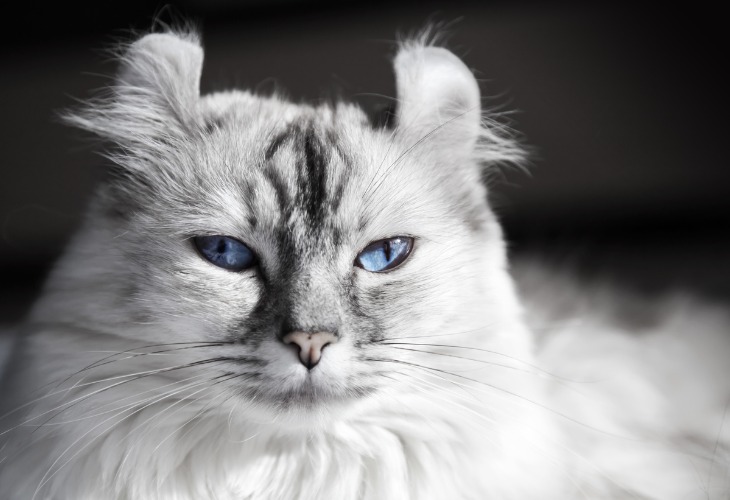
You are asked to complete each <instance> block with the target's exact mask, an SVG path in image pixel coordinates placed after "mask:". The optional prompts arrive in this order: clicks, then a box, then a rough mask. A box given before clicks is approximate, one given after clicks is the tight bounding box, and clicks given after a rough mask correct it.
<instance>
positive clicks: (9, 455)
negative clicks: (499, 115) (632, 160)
mask: <svg viewBox="0 0 730 500" xmlns="http://www.w3.org/2000/svg"><path fill="white" fill-rule="evenodd" d="M202 63H203V51H202V49H201V46H200V44H199V42H198V39H197V37H196V36H195V35H194V34H191V33H165V34H152V35H147V36H145V37H143V38H141V39H139V40H138V41H136V42H135V43H133V44H131V45H130V46H129V47H128V48H127V49H126V50H125V52H124V55H123V57H122V58H121V70H120V72H119V74H118V77H117V80H116V82H115V84H114V85H113V87H112V88H111V89H110V91H109V93H108V95H107V96H105V97H103V98H100V99H98V100H95V101H93V102H90V103H89V105H88V107H86V108H85V109H84V110H82V111H80V112H78V113H76V114H73V115H70V116H68V117H67V118H68V121H69V122H71V123H72V124H74V125H76V126H79V127H81V128H83V129H86V130H89V131H91V132H93V133H95V134H97V135H99V136H100V137H101V138H103V139H104V140H106V141H107V142H108V144H109V149H108V156H109V158H111V159H112V161H113V163H114V166H115V167H114V168H115V174H116V175H115V176H114V177H113V179H112V180H111V181H109V182H107V183H105V184H103V185H102V186H101V187H100V188H99V190H98V193H97V195H96V196H95V198H94V201H93V203H92V205H91V207H90V209H89V213H88V217H87V218H86V221H85V223H84V225H83V227H82V228H81V230H80V231H79V232H78V234H77V235H76V236H75V238H74V240H73V241H72V243H71V245H70V246H69V248H68V250H67V252H66V254H65V255H64V257H63V258H62V259H61V261H60V262H59V263H58V265H57V266H56V268H55V270H54V272H53V274H52V276H51V277H50V279H49V281H48V283H47V286H46V288H45V291H44V293H43V295H42V297H41V298H40V300H39V302H38V303H37V305H36V306H35V308H34V310H33V312H32V314H31V316H30V318H29V320H28V321H27V323H26V324H25V325H24V326H23V331H22V337H21V342H20V344H19V346H18V348H17V350H16V351H15V352H14V354H13V356H12V365H11V369H10V371H9V376H8V377H6V381H5V389H4V394H3V400H2V403H3V407H4V411H3V412H7V413H6V414H5V416H4V417H3V419H2V420H1V421H0V430H2V431H3V432H2V436H1V439H2V452H1V457H0V460H2V462H1V463H0V498H2V499H11V500H17V499H35V500H38V499H53V500H99V499H120V500H121V499H130V500H131V499H134V500H147V499H160V500H162V499H165V500H167V499H169V500H172V499H175V500H185V499H196V500H200V499H216V500H244V499H262V500H267V499H270V500H277V499H282V500H284V499H286V500H289V499H297V500H308V499H326V500H329V499H332V500H340V499H344V500H347V499H378V500H389V499H399V500H400V499H417V500H428V499H520V500H522V499H577V498H591V499H601V498H603V499H608V498H611V499H623V498H642V499H646V498H650V499H671V498H676V499H690V498H698V499H699V498H702V499H706V498H712V499H722V498H730V493H729V492H730V468H729V465H728V464H729V460H730V457H729V456H728V452H729V448H728V446H729V445H730V423H726V422H724V420H725V419H726V416H725V414H724V413H725V410H726V403H727V402H728V397H730V377H728V374H729V372H730V369H728V366H727V359H728V358H727V355H728V353H729V352H730V349H729V346H730V338H729V337H728V325H729V324H730V322H729V321H728V317H727V315H726V313H725V312H724V311H720V310H713V309H710V308H702V307H699V306H693V305H692V304H690V303H684V302H682V303H680V302H681V299H677V300H676V301H675V302H671V303H667V304H666V307H665V309H664V312H665V313H664V314H662V315H661V318H660V319H661V320H660V321H658V322H657V323H656V324H655V325H654V326H652V327H646V328H645V331H642V332H628V331H624V330H625V328H622V327H620V326H616V325H617V323H615V322H613V320H612V319H611V318H610V317H608V316H609V315H608V314H607V312H608V311H611V310H612V307H611V304H612V303H609V301H610V300H612V299H610V298H608V297H604V296H601V295H595V294H589V293H587V292H586V291H581V292H579V291H575V290H574V288H573V285H572V284H571V283H570V282H569V281H568V280H565V279H562V278H559V277H558V276H553V275H548V274H545V273H544V272H543V271H542V270H540V269H539V268H537V267H525V268H522V270H521V272H522V279H523V281H522V282H523V284H524V287H523V294H522V295H524V301H525V302H524V303H525V306H524V310H525V311H526V312H527V314H526V313H525V312H523V305H521V304H522V303H521V299H518V294H517V293H516V291H515V288H514V286H513V281H512V277H511V276H510V272H509V270H508V265H507V261H506V257H505V247H504V243H503V239H502V233H501V230H500V226H499V224H498V222H497V220H496V218H495V216H494V214H493V212H492V211H491V210H490V208H489V205H488V202H487V198H488V193H487V190H486V187H485V186H484V185H483V184H482V182H481V181H480V179H481V178H482V175H481V172H482V169H484V168H493V167H494V166H495V165H496V164H498V163H502V162H517V161H520V160H521V158H522V156H523V155H522V152H521V150H520V149H519V147H518V146H517V145H516V143H515V142H514V141H513V140H511V139H510V137H509V135H508V134H507V132H506V130H505V129H504V128H503V127H501V126H500V125H499V124H498V123H496V122H495V121H493V120H490V119H489V117H486V118H485V117H483V116H482V113H481V108H480V93H479V88H478V85H477V82H476V80H475V79H474V77H473V75H472V74H471V72H470V71H469V70H468V69H467V68H466V66H465V65H464V64H463V63H462V62H461V61H460V60H459V59H458V58H456V57H455V56H454V55H453V54H452V53H450V52H448V51H447V50H446V49H443V48H439V47H434V46H429V45H428V44H427V43H424V42H422V41H413V42H408V43H405V44H403V45H402V47H401V49H400V51H399V53H398V55H397V57H396V58H395V62H394V67H395V72H396V77H397V92H398V96H397V97H398V109H397V111H396V114H395V123H394V126H393V127H374V126H372V125H371V124H370V123H369V122H368V120H367V119H366V117H365V115H364V114H363V113H362V112H361V111H360V109H358V108H357V107H356V106H355V105H352V104H346V103H334V104H327V105H321V106H318V107H312V106H307V105H298V104H293V103H290V102H286V101H284V100H282V99H279V98H277V97H260V96H255V95H253V94H250V93H248V92H243V91H231V92H222V93H216V94H212V95H207V96H200V94H199V79H200V73H201V68H202ZM591 297H593V298H595V297H598V298H599V299H600V300H598V302H599V303H597V304H595V303H591V300H590V299H591ZM613 304H616V303H613ZM618 304H619V305H620V303H618ZM723 424H724V425H723Z"/></svg>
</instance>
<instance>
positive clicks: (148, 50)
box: [117, 33, 203, 121]
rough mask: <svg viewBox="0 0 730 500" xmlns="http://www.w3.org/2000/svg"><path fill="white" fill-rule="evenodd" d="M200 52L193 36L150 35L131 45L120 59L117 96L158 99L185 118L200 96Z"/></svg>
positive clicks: (201, 61)
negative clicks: (131, 94)
mask: <svg viewBox="0 0 730 500" xmlns="http://www.w3.org/2000/svg"><path fill="white" fill-rule="evenodd" d="M202 69H203V49H202V48H201V46H200V44H199V42H198V40H197V38H196V37H194V36H193V35H181V34H173V33H154V34H150V35H147V36H144V37H142V38H141V39H139V40H137V41H136V42H134V43H133V44H132V45H131V46H130V47H129V49H128V50H127V52H126V54H125V55H124V56H123V58H122V68H121V70H120V72H119V76H118V78H117V87H118V89H119V91H120V92H121V93H139V94H143V95H148V96H149V97H151V98H152V99H154V98H155V97H157V98H158V99H162V100H163V101H164V102H165V103H166V104H167V105H168V106H169V107H170V109H171V111H173V112H174V113H175V114H177V115H178V118H180V119H182V120H183V121H185V118H186V117H187V115H188V114H189V112H190V111H191V108H194V107H195V105H196V103H197V99H198V97H199V95H200V75H201V72H202Z"/></svg>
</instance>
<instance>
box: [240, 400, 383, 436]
mask: <svg viewBox="0 0 730 500" xmlns="http://www.w3.org/2000/svg"><path fill="white" fill-rule="evenodd" d="M371 394H374V391H373V392H372V393H371ZM371 394H368V395H354V394H350V395H344V394H343V395H340V396H335V395H329V396H323V395H320V394H316V393H313V392H308V391H302V392H300V393H289V394H279V395H278V396H276V397H273V396H272V395H268V396H267V397H260V398H251V397H250V396H249V397H246V398H245V399H244V400H243V402H242V403H241V404H240V405H236V406H235V408H234V410H232V411H231V413H230V419H231V420H232V421H235V420H239V419H240V420H242V421H243V422H242V423H244V424H248V425H250V424H255V425H258V426H260V427H262V428H268V429H269V430H270V431H273V432H275V433H277V434H281V435H286V434H290V433H292V432H294V433H298V432H311V431H317V430H320V429H325V428H328V427H330V426H331V425H332V424H333V423H335V422H337V421H342V420H346V419H348V418H350V417H351V416H353V415H355V414H357V413H360V412H362V411H363V408H366V407H368V406H370V405H371V404H372V397H371Z"/></svg>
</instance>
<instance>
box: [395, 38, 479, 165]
mask: <svg viewBox="0 0 730 500" xmlns="http://www.w3.org/2000/svg"><path fill="white" fill-rule="evenodd" d="M394 67H395V74H396V88H397V92H398V106H399V107H398V113H397V123H398V127H399V128H400V129H401V131H402V132H403V133H404V134H406V135H407V136H408V137H409V138H411V139H412V140H414V141H417V140H420V139H421V138H424V137H425V136H426V135H430V137H428V138H427V139H424V140H428V142H429V143H432V144H436V145H437V147H439V148H448V149H450V150H456V151H461V152H464V153H468V152H470V151H471V150H473V148H474V145H475V144H476V141H477V139H478V137H479V130H480V127H481V125H480V123H481V105H480V96H479V85H478V84H477V82H476V79H475V78H474V75H472V73H471V71H469V68H467V67H466V65H465V64H464V63H463V62H462V61H461V60H460V59H459V58H458V57H456V56H455V55H454V54H452V53H451V52H449V51H448V50H446V49H444V48H442V47H431V46H425V45H421V44H417V43H410V44H406V45H404V46H403V47H402V48H401V50H400V52H399V53H398V55H397V56H396V58H395V61H394ZM453 152H454V151H452V152H451V153H450V154H453Z"/></svg>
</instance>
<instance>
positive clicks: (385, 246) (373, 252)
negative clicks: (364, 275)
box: [355, 236, 413, 273]
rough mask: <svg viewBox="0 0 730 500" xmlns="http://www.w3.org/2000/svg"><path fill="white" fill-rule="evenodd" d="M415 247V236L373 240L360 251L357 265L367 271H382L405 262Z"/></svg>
mask: <svg viewBox="0 0 730 500" xmlns="http://www.w3.org/2000/svg"><path fill="white" fill-rule="evenodd" d="M412 248H413V238H409V237H407V236H397V237H395V238H388V239H385V240H378V241H373V242H372V243H370V244H369V245H368V246H366V247H365V249H364V250H363V251H362V252H360V253H359V254H358V256H357V259H355V265H356V266H358V267H362V268H363V269H365V270H366V271H370V272H373V273H382V272H384V271H390V270H391V269H393V268H395V267H397V266H399V265H400V264H402V263H403V261H404V260H406V258H408V255H409V254H410V253H411V249H412Z"/></svg>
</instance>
